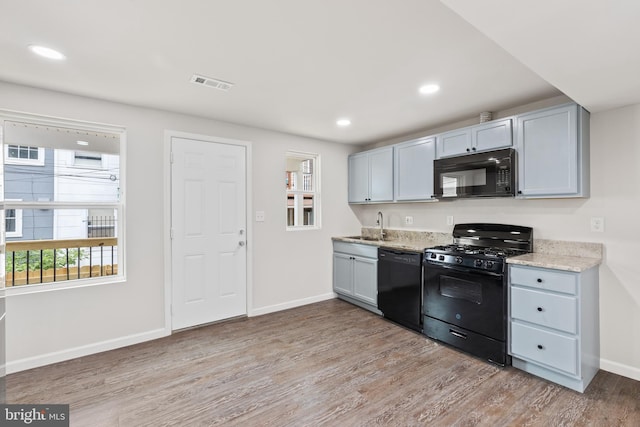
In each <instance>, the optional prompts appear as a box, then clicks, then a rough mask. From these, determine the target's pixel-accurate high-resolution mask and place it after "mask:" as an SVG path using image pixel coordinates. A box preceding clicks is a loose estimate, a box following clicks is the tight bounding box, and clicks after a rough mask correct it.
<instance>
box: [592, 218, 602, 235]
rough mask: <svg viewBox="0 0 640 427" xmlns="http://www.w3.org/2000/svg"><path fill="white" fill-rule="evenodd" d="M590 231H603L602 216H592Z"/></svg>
mask: <svg viewBox="0 0 640 427" xmlns="http://www.w3.org/2000/svg"><path fill="white" fill-rule="evenodd" d="M591 231H595V232H596V233H602V232H603V231H604V218H602V217H601V216H592V217H591Z"/></svg>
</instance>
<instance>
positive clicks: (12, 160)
mask: <svg viewBox="0 0 640 427" xmlns="http://www.w3.org/2000/svg"><path fill="white" fill-rule="evenodd" d="M3 128H4V124H3ZM3 145H4V164H7V165H29V166H44V155H45V154H44V148H43V147H37V148H38V158H37V159H21V158H19V157H9V146H10V145H16V144H3ZM18 147H34V146H32V145H18Z"/></svg>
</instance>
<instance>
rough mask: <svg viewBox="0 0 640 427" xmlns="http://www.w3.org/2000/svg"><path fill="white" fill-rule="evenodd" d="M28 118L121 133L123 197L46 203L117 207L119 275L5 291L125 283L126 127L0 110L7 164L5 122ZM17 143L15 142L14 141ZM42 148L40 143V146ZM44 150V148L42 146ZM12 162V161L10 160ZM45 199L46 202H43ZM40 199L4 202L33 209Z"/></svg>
mask: <svg viewBox="0 0 640 427" xmlns="http://www.w3.org/2000/svg"><path fill="white" fill-rule="evenodd" d="M7 120H8V121H25V122H28V123H33V124H40V125H43V126H47V125H50V126H56V127H63V128H71V129H80V130H87V131H98V132H107V133H116V134H119V136H120V141H119V153H118V155H119V159H120V160H119V161H120V171H119V179H120V200H119V201H118V202H117V203H106V204H102V203H94V202H87V203H80V204H79V203H73V202H69V203H66V202H47V203H46V208H47V209H56V208H64V207H69V208H77V207H79V206H83V207H85V208H92V207H95V208H110V207H113V208H114V209H117V211H118V212H117V216H118V226H117V227H116V229H117V231H118V234H117V238H118V274H117V275H113V276H101V277H93V278H87V279H76V280H70V281H60V282H53V283H43V284H39V283H34V284H30V285H24V286H15V287H6V288H4V289H5V292H6V294H7V295H22V294H31V293H40V292H51V291H57V290H64V289H71V288H82V287H87V286H97V285H107V284H114V283H122V282H126V264H125V259H126V242H127V239H126V224H125V221H126V214H125V207H126V182H127V181H126V152H127V150H126V142H127V134H126V129H125V128H124V127H121V126H114V125H106V124H101V123H92V122H84V121H77V120H72V119H63V118H57V117H49V116H41V115H36V114H29V113H21V112H16V111H10V110H0V145H2V146H4V147H5V150H4V152H5V158H4V160H5V161H4V164H6V163H7V161H6V158H7V156H6V153H7V151H6V150H7V145H6V144H4V126H5V123H4V122H5V121H7ZM11 145H14V144H11ZM39 149H40V147H39ZM43 150H44V149H43ZM38 157H41V156H40V153H38ZM42 159H43V162H44V154H43V156H42ZM4 164H1V165H0V171H1V173H0V176H2V175H3V174H4ZM9 164H11V163H9ZM0 187H1V189H2V191H4V182H1V183H0ZM40 203H43V202H40ZM40 203H38V202H17V203H11V202H8V201H6V202H3V203H2V204H3V205H5V208H6V207H7V206H8V207H9V208H11V209H17V206H19V207H20V208H22V209H27V208H33V209H41V208H43V205H44V203H43V204H40ZM12 205H17V206H12ZM2 227H3V228H4V225H2Z"/></svg>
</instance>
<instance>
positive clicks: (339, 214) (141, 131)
mask: <svg viewBox="0 0 640 427" xmlns="http://www.w3.org/2000/svg"><path fill="white" fill-rule="evenodd" d="M0 109H9V110H16V111H23V112H30V113H35V114H44V115H50V116H57V117H64V118H70V119H77V120H84V121H94V122H100V123H108V124H114V125H122V126H124V127H126V128H127V146H126V156H127V160H126V165H127V166H126V167H127V171H126V179H127V182H126V191H127V194H126V201H127V206H126V212H127V217H126V237H127V241H126V266H127V281H126V283H119V284H113V285H108V286H94V287H85V288H76V289H71V290H60V291H53V292H43V293H37V294H28V295H20V296H8V298H7V299H8V300H7V362H8V366H7V368H8V371H9V372H15V371H16V370H20V369H25V368H29V367H33V366H38V365H42V364H46V363H50V362H53V361H57V360H64V359H67V358H70V357H75V356H78V355H83V354H89V353H91V352H95V351H100V350H104V349H109V348H115V347H118V346H122V345H126V344H129V343H133V342H138V341H140V340H145V339H151V338H155V337H159V336H163V335H164V334H166V333H167V329H166V326H167V325H165V323H164V313H165V312H164V282H165V277H164V271H163V268H159V266H162V265H164V261H165V260H164V258H163V255H164V240H163V237H164V234H163V233H164V231H165V230H164V218H163V212H164V210H163V209H164V203H165V194H164V190H163V184H162V183H163V179H164V176H163V174H164V170H165V169H164V167H165V165H164V157H163V153H164V151H163V150H164V131H165V130H167V129H168V130H176V131H182V132H189V133H196V134H203V135H211V136H219V137H224V138H232V139H240V140H245V141H251V142H252V143H253V171H252V172H253V180H252V184H253V200H252V204H253V209H254V210H263V211H265V213H266V221H265V222H260V223H254V226H253V239H252V240H251V241H249V243H248V244H249V245H252V248H253V259H254V263H253V288H252V289H251V290H250V292H251V293H252V295H253V299H252V306H251V307H249V311H250V312H251V313H253V314H260V313H266V312H270V311H273V310H277V309H282V308H287V307H290V306H294V305H298V304H303V303H307V302H313V301H316V300H320V299H324V298H330V297H331V296H332V290H331V250H332V247H331V239H330V238H331V236H335V235H347V234H354V233H357V232H359V227H360V225H359V223H358V221H357V219H356V217H355V215H354V213H353V212H352V211H351V210H350V209H349V207H348V205H347V204H346V200H347V184H346V183H347V154H349V153H350V152H351V151H353V147H349V146H344V145H339V144H332V143H327V142H323V141H317V140H311V139H305V138H301V137H296V136H292V135H286V134H282V133H276V132H270V131H265V130H260V129H255V128H249V127H244V126H237V125H232V124H228V123H223V122H218V121H213V120H207V119H202V118H197V117H191V116H185V115H179V114H174V113H169V112H163V111H158V110H152V109H145V108H138V107H132V106H128V105H123V104H117V103H111V102H107V101H101V100H95V99H90V98H83V97H78V96H72V95H66V94H62V93H57V92H51V91H46V90H40V89H34V88H29V87H24V86H18V85H12V84H6V83H2V82H0ZM287 150H296V151H303V152H311V153H318V154H320V155H321V159H322V167H323V170H322V183H321V185H322V211H323V218H322V229H321V230H317V231H306V232H303V231H299V232H286V231H285V226H286V218H285V206H286V197H285V185H284V176H285V174H284V170H285V152H286V151H287ZM250 218H253V213H250Z"/></svg>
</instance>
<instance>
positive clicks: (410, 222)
mask: <svg viewBox="0 0 640 427" xmlns="http://www.w3.org/2000/svg"><path fill="white" fill-rule="evenodd" d="M404 224H405V225H413V217H412V216H405V217H404Z"/></svg>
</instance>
